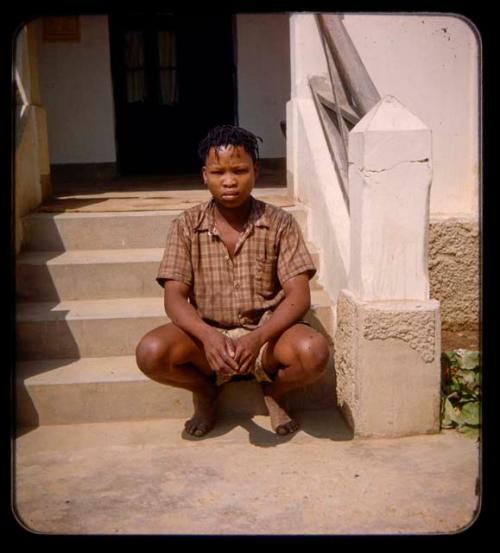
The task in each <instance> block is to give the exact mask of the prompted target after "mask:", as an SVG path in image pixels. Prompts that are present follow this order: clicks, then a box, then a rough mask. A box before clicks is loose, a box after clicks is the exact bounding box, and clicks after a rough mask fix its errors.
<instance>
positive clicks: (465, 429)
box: [457, 425, 479, 440]
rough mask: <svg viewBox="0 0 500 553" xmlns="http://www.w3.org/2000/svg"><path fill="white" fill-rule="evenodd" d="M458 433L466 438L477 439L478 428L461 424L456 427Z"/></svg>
mask: <svg viewBox="0 0 500 553" xmlns="http://www.w3.org/2000/svg"><path fill="white" fill-rule="evenodd" d="M457 430H458V431H459V432H460V433H462V434H464V435H465V436H467V437H468V438H473V439H476V440H477V439H478V438H479V428H477V427H473V426H467V425H465V426H462V427H461V428H458V429H457Z"/></svg>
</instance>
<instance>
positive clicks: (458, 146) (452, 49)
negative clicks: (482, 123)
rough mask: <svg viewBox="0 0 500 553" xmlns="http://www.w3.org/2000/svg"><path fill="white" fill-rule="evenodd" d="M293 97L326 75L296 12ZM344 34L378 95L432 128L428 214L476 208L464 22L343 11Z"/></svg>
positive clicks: (474, 108)
mask: <svg viewBox="0 0 500 553" xmlns="http://www.w3.org/2000/svg"><path fill="white" fill-rule="evenodd" d="M294 17H295V18H296V19H295V21H294V33H295V39H294V42H295V44H292V58H295V61H294V62H293V63H292V97H293V98H298V99H299V98H301V99H307V98H310V92H309V90H308V87H307V77H308V76H309V75H314V74H324V75H326V74H327V69H326V60H325V56H324V52H323V48H322V45H321V42H320V40H319V36H318V33H317V29H316V25H315V21H314V18H313V16H312V15H308V14H305V15H298V16H294ZM344 25H345V27H346V29H347V31H348V32H349V34H350V36H351V38H352V40H353V42H354V44H355V46H356V48H357V50H358V52H359V54H360V56H361V58H362V60H363V62H364V64H365V66H366V68H367V70H368V72H369V73H370V75H371V77H372V80H373V82H374V83H375V86H376V87H377V89H378V91H379V93H380V95H381V96H382V97H383V96H385V95H388V94H389V95H392V96H395V97H396V98H397V99H398V100H399V101H400V102H401V103H402V104H404V105H405V106H406V107H407V108H408V109H409V110H410V111H412V112H413V113H414V114H415V115H416V116H417V117H418V118H420V119H421V120H422V121H423V122H424V123H425V124H426V125H427V126H428V127H429V128H430V129H431V130H432V139H433V148H432V150H433V170H434V174H433V183H432V188H431V198H430V210H431V215H435V214H444V215H453V214H464V213H466V214H467V213H477V212H478V190H479V175H478V166H479V156H478V140H479V111H478V90H479V76H478V67H479V59H478V56H479V45H478V41H477V39H476V35H475V34H474V31H473V30H472V28H471V27H470V26H469V25H468V24H467V22H466V21H464V20H462V19H460V18H458V17H455V16H451V15H448V16H442V15H424V16H422V15H405V14H398V15H378V14H377V15H371V14H363V15H361V14H347V15H345V16H344Z"/></svg>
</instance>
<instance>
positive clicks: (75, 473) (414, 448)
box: [15, 409, 479, 535]
mask: <svg viewBox="0 0 500 553" xmlns="http://www.w3.org/2000/svg"><path fill="white" fill-rule="evenodd" d="M298 420H299V421H300V423H301V427H302V430H301V431H300V432H298V433H297V434H295V435H294V436H293V437H291V438H288V439H286V438H281V437H278V436H276V435H275V434H274V433H272V432H271V431H270V426H269V418H268V417H266V416H256V417H254V418H253V419H250V418H239V419H224V420H222V421H220V423H219V425H218V426H217V427H216V429H215V430H214V431H213V432H212V433H210V434H209V435H208V436H206V437H205V438H202V439H193V438H188V437H187V436H185V435H183V434H182V428H183V421H182V419H170V420H156V421H142V422H127V423H123V422H122V423H100V424H80V425H60V426H42V427H39V428H36V429H31V430H27V429H25V430H24V431H22V432H21V434H20V436H19V437H18V438H17V440H16V444H15V447H16V452H15V453H16V454H15V463H16V464H15V497H16V500H15V510H16V512H17V515H18V517H19V518H20V519H21V521H22V523H23V524H24V525H25V526H26V527H28V528H29V529H31V530H34V531H37V532H42V533H54V534H222V535H225V534H247V535H256V534H276V535H277V534H327V535H334V534H421V533H454V532H457V531H459V530H460V529H463V528H464V527H466V526H467V525H469V524H470V523H471V522H473V520H474V517H475V514H474V511H475V509H476V507H477V505H478V496H477V495H476V486H477V477H478V463H479V456H478V446H477V444H476V443H475V442H474V441H473V440H471V439H468V438H465V437H463V436H461V435H459V434H458V433H456V432H454V431H446V432H444V433H441V434H436V435H427V436H415V437H407V438H398V439H394V440H388V439H377V440H352V439H351V434H350V431H349V429H348V428H347V426H346V425H345V423H344V421H343V419H342V418H341V417H340V415H339V413H338V411H337V410H336V409H332V410H324V411H316V412H313V411H310V412H303V413H301V414H300V416H298ZM23 432H24V433H23Z"/></svg>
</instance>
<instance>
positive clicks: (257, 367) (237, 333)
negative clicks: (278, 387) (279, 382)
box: [215, 328, 272, 386]
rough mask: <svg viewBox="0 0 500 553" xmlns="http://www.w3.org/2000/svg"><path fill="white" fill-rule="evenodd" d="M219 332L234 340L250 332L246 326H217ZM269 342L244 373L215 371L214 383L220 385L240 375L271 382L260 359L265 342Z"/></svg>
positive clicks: (261, 349) (258, 380)
mask: <svg viewBox="0 0 500 553" xmlns="http://www.w3.org/2000/svg"><path fill="white" fill-rule="evenodd" d="M217 330H218V331H219V332H222V334H224V335H226V336H229V338H232V339H234V340H236V339H237V338H241V337H242V336H246V335H247V334H250V332H252V331H251V330H248V329H246V328H230V329H227V328H218V329H217ZM268 343H269V342H266V343H265V344H264V345H263V346H262V347H261V348H260V350H259V353H258V355H257V359H256V360H255V362H254V363H253V365H252V366H251V367H250V369H249V371H248V372H247V373H245V374H244V375H240V373H238V372H236V371H232V372H230V373H222V372H219V373H217V376H216V380H215V384H217V386H220V385H221V384H225V383H226V382H229V381H230V380H236V379H235V378H234V377H235V376H236V377H237V378H238V377H242V378H245V379H249V378H255V380H257V382H272V379H271V378H270V377H269V375H268V374H267V373H266V371H265V370H264V366H263V364H262V360H263V357H264V352H265V351H266V347H267V344H268Z"/></svg>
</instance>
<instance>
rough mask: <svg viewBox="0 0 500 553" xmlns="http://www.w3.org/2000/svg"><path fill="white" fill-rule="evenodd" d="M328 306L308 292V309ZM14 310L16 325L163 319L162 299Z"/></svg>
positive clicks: (321, 295) (323, 297) (319, 293)
mask: <svg viewBox="0 0 500 553" xmlns="http://www.w3.org/2000/svg"><path fill="white" fill-rule="evenodd" d="M330 305H331V300H330V297H329V295H328V294H327V293H326V292H325V291H324V290H323V289H319V290H312V291H311V308H314V307H315V306H330ZM16 311H17V313H16V319H17V321H18V322H35V321H59V320H82V319H116V318H123V317H131V318H134V317H135V318H140V317H159V316H165V317H166V314H165V310H164V306H163V298H162V297H161V296H155V297H145V298H144V297H135V298H114V299H98V300H71V301H61V302H58V303H55V302H50V301H49V302H26V303H18V304H17V310H16Z"/></svg>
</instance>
